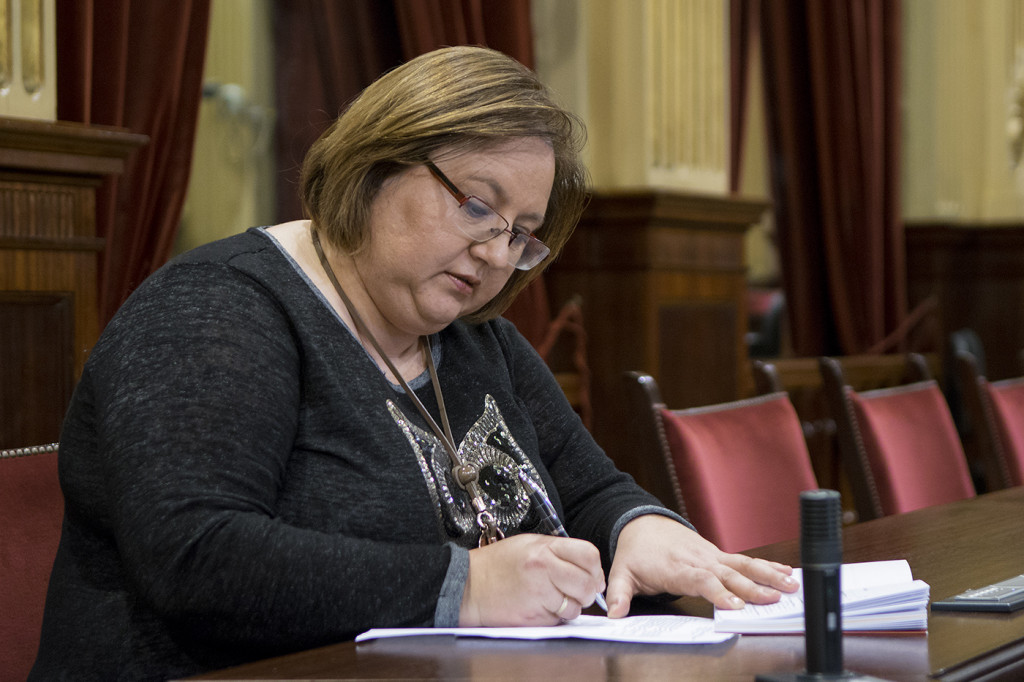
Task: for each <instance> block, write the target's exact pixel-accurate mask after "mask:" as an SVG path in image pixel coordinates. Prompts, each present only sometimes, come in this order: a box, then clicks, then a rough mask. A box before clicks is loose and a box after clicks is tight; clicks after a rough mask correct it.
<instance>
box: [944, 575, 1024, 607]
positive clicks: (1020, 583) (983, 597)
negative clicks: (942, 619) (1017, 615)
mask: <svg viewBox="0 0 1024 682" xmlns="http://www.w3.org/2000/svg"><path fill="white" fill-rule="evenodd" d="M1021 608H1024V573H1022V574H1021V575H1018V576H1014V577H1013V578H1008V579H1007V580H1001V581H1000V582H997V583H992V584H991V585H986V586H985V587H978V588H974V589H970V590H965V591H963V592H961V593H960V594H958V595H956V596H953V597H950V598H949V599H944V600H942V601H937V602H932V611H998V612H1003V613H1007V612H1010V611H1016V610H1017V609H1021Z"/></svg>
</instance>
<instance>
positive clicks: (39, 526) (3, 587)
mask: <svg viewBox="0 0 1024 682" xmlns="http://www.w3.org/2000/svg"><path fill="white" fill-rule="evenodd" d="M63 516H64V497H63V495H62V494H61V490H60V484H59V482H58V479H57V452H56V447H55V446H46V447H39V448H24V449H19V450H3V451H0V680H4V681H6V680H24V679H25V678H26V677H28V673H29V670H30V669H31V668H32V664H33V662H34V661H35V657H36V651H37V650H38V648H39V633H40V630H41V628H42V622H43V606H44V604H45V602H46V588H47V584H48V583H49V580H50V571H51V569H52V568H53V559H54V556H55V555H56V553H57V543H58V542H59V541H60V528H61V521H62V519H63Z"/></svg>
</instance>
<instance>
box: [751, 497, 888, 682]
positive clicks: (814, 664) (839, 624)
mask: <svg viewBox="0 0 1024 682" xmlns="http://www.w3.org/2000/svg"><path fill="white" fill-rule="evenodd" d="M842 515H843V509H842V505H841V504H840V498H839V493H838V492H836V491H835V490H805V491H804V492H802V493H800V563H801V564H803V565H802V567H801V568H802V570H803V584H804V647H805V650H806V669H805V671H804V672H802V673H778V674H774V675H757V677H756V679H757V680H758V681H759V682H813V681H819V682H825V681H832V680H843V681H844V682H845V681H847V680H875V679H877V678H874V677H871V676H869V675H860V674H857V673H853V672H850V671H848V670H844V669H843V613H842V603H841V601H842V600H841V596H842V594H841V592H840V589H841V582H840V569H841V568H842V566H843V536H842V521H843V516H842Z"/></svg>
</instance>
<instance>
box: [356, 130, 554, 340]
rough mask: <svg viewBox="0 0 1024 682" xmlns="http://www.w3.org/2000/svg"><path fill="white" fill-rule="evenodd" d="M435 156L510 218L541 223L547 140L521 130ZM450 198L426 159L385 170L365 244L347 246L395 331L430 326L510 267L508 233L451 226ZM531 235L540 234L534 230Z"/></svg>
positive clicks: (547, 178) (475, 298)
mask: <svg viewBox="0 0 1024 682" xmlns="http://www.w3.org/2000/svg"><path fill="white" fill-rule="evenodd" d="M433 161H434V163H435V165H436V166H437V167H438V169H440V171H441V172H442V173H443V174H444V175H445V176H447V177H448V179H449V180H450V181H451V182H452V183H453V184H454V185H455V186H456V187H457V188H458V189H459V190H460V191H461V192H462V193H463V194H465V195H474V196H476V197H479V198H480V199H482V200H483V201H484V202H486V203H487V204H488V205H489V206H491V208H493V209H494V210H495V211H496V212H497V213H499V214H500V215H501V216H502V217H504V218H505V220H507V221H508V223H509V225H510V226H515V225H518V226H520V227H522V228H524V229H525V230H527V231H530V232H533V231H535V230H537V229H538V228H540V226H541V225H542V223H543V221H544V212H545V211H546V210H547V205H548V198H549V196H550V194H551V185H552V183H553V182H554V176H555V160H554V153H553V152H552V150H551V147H550V146H549V145H548V144H547V143H546V142H545V141H544V140H542V139H540V138H523V139H516V140H511V141H509V142H505V143H501V144H500V145H498V146H495V147H489V148H488V149H487V150H486V151H478V152H464V153H459V154H458V155H444V154H441V155H438V156H436V157H435V158H434V159H433ZM461 220H464V217H463V216H462V214H461V209H460V208H459V203H458V201H456V199H455V198H454V197H453V196H452V194H451V193H450V192H449V191H448V190H447V189H445V186H444V185H443V184H441V182H440V181H439V180H438V179H437V178H436V177H435V176H434V175H433V174H432V173H431V172H430V171H429V170H428V169H427V167H426V166H414V167H413V168H410V169H409V170H406V171H404V172H402V173H400V174H399V175H397V176H395V177H393V178H390V179H389V180H387V181H386V182H385V183H384V185H383V186H382V187H381V190H380V192H379V193H378V194H377V197H376V198H375V199H374V202H373V206H372V210H371V216H370V240H369V244H368V246H367V247H366V248H365V249H363V250H361V251H360V252H359V253H357V254H356V255H355V256H354V262H355V266H356V269H357V271H358V273H359V276H360V279H361V281H362V283H363V285H364V286H365V289H366V292H367V294H368V295H369V297H370V299H371V300H372V301H373V304H374V306H375V307H376V310H377V311H378V313H379V314H380V315H381V317H382V318H383V321H384V322H386V323H387V324H388V325H389V326H390V327H391V328H392V332H393V333H396V334H401V335H413V336H420V335H423V334H431V333H434V332H437V331H439V330H441V329H443V328H444V327H446V326H447V325H449V324H450V323H451V322H453V321H454V320H455V319H457V318H458V317H461V316H462V315H465V314H467V313H470V312H472V311H474V310H476V309H478V308H480V307H481V306H483V305H484V304H485V303H487V302H488V301H489V300H491V299H492V298H493V297H494V296H495V295H497V293H498V292H499V291H501V289H502V287H503V286H505V283H506V282H507V281H508V279H509V277H510V276H511V274H512V272H513V269H514V268H513V266H512V265H509V263H508V242H509V239H508V238H507V237H508V233H505V234H504V235H500V236H498V237H497V238H495V239H492V240H490V241H487V242H474V241H473V240H472V239H470V238H469V237H468V236H466V235H465V234H464V233H463V232H462V231H461V230H460V229H459V227H458V225H459V224H461V223H460V222H459V221H461ZM537 237H538V238H539V239H541V240H542V241H543V239H544V234H543V232H541V233H538V234H537Z"/></svg>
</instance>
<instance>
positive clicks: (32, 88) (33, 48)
mask: <svg viewBox="0 0 1024 682" xmlns="http://www.w3.org/2000/svg"><path fill="white" fill-rule="evenodd" d="M55 21H56V14H55V5H54V0H3V2H0V116H13V117H18V118H34V119H41V120H47V121H53V120H55V119H56V118H57V43H56V23H55Z"/></svg>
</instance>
